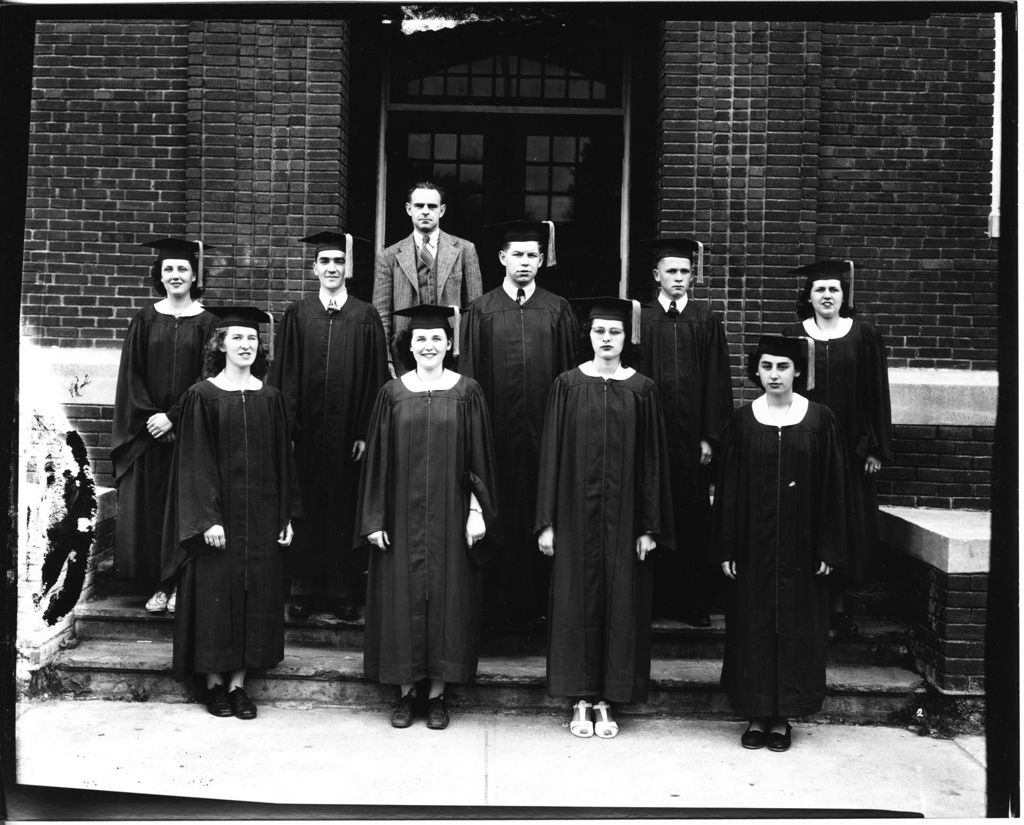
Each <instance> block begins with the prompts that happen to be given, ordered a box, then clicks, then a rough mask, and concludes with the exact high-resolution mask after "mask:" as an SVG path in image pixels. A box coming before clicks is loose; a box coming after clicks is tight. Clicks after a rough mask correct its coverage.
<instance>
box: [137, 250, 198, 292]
mask: <svg viewBox="0 0 1024 825" xmlns="http://www.w3.org/2000/svg"><path fill="white" fill-rule="evenodd" d="M171 257H173V256H171V255H168V256H167V257H166V258H158V259H157V260H156V261H154V262H153V266H152V268H151V269H150V270H149V277H150V278H152V279H153V289H155V290H156V291H157V294H158V295H164V296H166V295H167V287H165V286H164V282H163V279H162V278H161V277H160V271H161V270H162V269H163V266H164V261H166V260H167V258H171ZM174 260H179V261H188V265H189V266H190V267H192V286H190V287H189V288H188V294H189V295H191V296H192V300H193V301H195V300H196V299H198V298H199V296H200V295H202V294H203V290H202V289H200V287H199V276H198V274H197V273H198V272H199V261H197V260H196V259H195V258H194V257H193V256H191V255H188V256H186V257H181V258H175V259H174Z"/></svg>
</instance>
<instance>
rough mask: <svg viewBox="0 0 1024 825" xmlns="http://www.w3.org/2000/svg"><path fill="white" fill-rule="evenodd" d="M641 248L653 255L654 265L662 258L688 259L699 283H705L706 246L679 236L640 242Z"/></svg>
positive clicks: (667, 236) (665, 236) (647, 239)
mask: <svg viewBox="0 0 1024 825" xmlns="http://www.w3.org/2000/svg"><path fill="white" fill-rule="evenodd" d="M638 243H639V244H640V246H641V248H643V249H646V250H648V251H649V252H650V253H651V259H652V260H653V262H654V265H655V266H657V265H658V261H660V260H661V259H662V258H686V259H687V260H689V261H690V262H691V263H692V264H693V266H694V268H695V269H696V272H697V283H698V284H703V283H704V244H702V243H701V242H700V241H695V240H693V239H691V238H684V237H682V236H679V235H662V236H660V237H657V238H645V239H644V240H642V241H638Z"/></svg>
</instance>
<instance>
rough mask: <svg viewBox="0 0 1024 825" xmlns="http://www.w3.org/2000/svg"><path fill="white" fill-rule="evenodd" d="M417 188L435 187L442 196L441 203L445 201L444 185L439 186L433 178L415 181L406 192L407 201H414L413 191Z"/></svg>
mask: <svg viewBox="0 0 1024 825" xmlns="http://www.w3.org/2000/svg"><path fill="white" fill-rule="evenodd" d="M417 189H433V190H434V191H435V192H437V194H438V195H439V196H440V197H441V203H444V187H443V186H438V185H437V184H436V183H434V182H433V181H432V180H422V181H420V182H419V183H414V184H413V185H412V186H410V187H409V190H408V191H407V192H406V193H405V202H406V203H412V193H413V192H415V191H416V190H417Z"/></svg>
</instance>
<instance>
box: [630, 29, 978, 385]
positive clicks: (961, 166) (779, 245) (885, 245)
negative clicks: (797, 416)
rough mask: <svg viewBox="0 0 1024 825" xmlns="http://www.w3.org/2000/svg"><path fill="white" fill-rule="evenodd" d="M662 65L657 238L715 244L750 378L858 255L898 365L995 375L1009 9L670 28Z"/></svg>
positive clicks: (718, 289)
mask: <svg viewBox="0 0 1024 825" xmlns="http://www.w3.org/2000/svg"><path fill="white" fill-rule="evenodd" d="M661 53H662V61H663V63H664V71H663V77H662V82H661V88H660V93H659V102H658V108H657V118H658V123H659V130H660V138H659V140H658V142H657V146H656V154H657V158H658V165H659V175H658V189H657V203H658V206H657V216H656V220H655V227H654V229H655V230H657V231H663V232H669V231H671V232H678V233H681V234H693V235H695V236H696V237H698V238H701V239H703V240H705V242H706V244H707V248H708V252H709V253H710V255H709V258H708V260H707V261H706V262H705V274H706V275H709V276H710V279H711V285H710V291H708V290H705V291H704V292H703V293H702V292H701V290H700V289H699V288H698V290H697V293H698V297H706V296H707V295H709V294H710V297H711V299H712V301H713V305H714V306H715V308H716V309H717V310H718V311H719V312H720V314H721V315H722V316H723V318H724V320H725V323H726V328H727V331H728V334H729V338H730V344H731V347H732V350H733V364H734V369H735V372H734V374H736V375H738V374H740V371H741V364H742V361H741V352H742V351H743V350H744V349H745V348H746V346H747V343H748V341H750V340H751V339H752V338H753V337H755V336H756V335H758V334H760V333H761V332H762V331H765V332H774V331H777V329H778V328H779V326H781V325H782V324H785V323H788V322H790V321H792V320H793V318H794V308H793V304H794V301H795V298H796V293H797V289H798V287H799V283H798V280H797V279H796V278H795V276H792V275H788V274H787V273H786V270H787V269H789V268H792V267H794V266H797V265H799V264H802V263H807V262H809V261H810V260H812V259H814V258H816V257H826V256H828V257H833V256H834V257H844V258H845V257H849V258H852V259H853V260H854V261H856V263H857V282H856V296H855V297H856V302H857V303H858V304H859V305H861V306H862V308H863V309H865V310H866V312H865V317H867V318H869V319H870V320H873V321H875V322H876V323H877V324H878V326H879V329H880V331H881V332H882V334H883V335H884V336H885V337H886V339H887V342H888V343H889V345H890V356H891V357H890V363H891V364H892V365H894V366H929V367H931V366H941V367H956V368H972V369H991V368H993V367H994V364H995V359H994V354H995V310H994V307H995V283H996V278H997V271H996V254H997V244H998V241H996V240H992V239H989V238H988V237H987V234H986V233H987V218H988V211H989V193H990V188H991V172H992V168H991V127H992V105H991V104H992V79H993V67H994V63H993V60H994V30H993V22H992V16H991V15H985V14H976V15H959V16H956V17H953V16H948V15H944V16H932V17H930V18H929V19H927V20H926V21H925V22H920V21H918V22H913V23H912V22H906V23H904V22H899V23H891V22H889V23H859V22H858V23H850V22H828V23H815V22H787V21H775V22H771V23H765V22H752V23H741V22H721V21H718V22H715V21H705V22H700V23H697V22H686V21H668V22H665V23H664V24H663V25H662V28H661ZM639 151H644V150H643V149H640V150H639ZM638 236H639V235H638ZM951 273H955V278H951V277H950V275H951ZM726 299H727V300H726ZM734 383H735V386H736V388H737V389H740V388H741V387H742V396H743V400H749V398H750V397H752V396H753V395H754V394H755V392H754V390H753V389H748V388H746V387H745V386H743V385H742V383H741V381H740V379H739V378H735V379H734Z"/></svg>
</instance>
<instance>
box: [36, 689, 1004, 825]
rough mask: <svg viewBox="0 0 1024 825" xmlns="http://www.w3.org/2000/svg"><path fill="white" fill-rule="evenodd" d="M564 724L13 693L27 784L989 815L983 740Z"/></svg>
mask: <svg viewBox="0 0 1024 825" xmlns="http://www.w3.org/2000/svg"><path fill="white" fill-rule="evenodd" d="M563 721H564V720H561V719H557V718H554V717H552V718H546V717H540V716H536V715H523V716H514V715H505V714H500V715H498V714H480V713H473V714H458V712H455V713H453V715H452V723H451V726H450V727H449V728H448V730H446V731H431V730H427V729H426V727H425V726H424V724H423V722H422V720H417V723H416V724H415V725H414V726H413V727H412V728H410V729H407V730H395V729H393V728H391V727H390V726H389V725H388V721H387V716H386V709H385V708H381V709H380V712H379V713H378V712H371V711H369V710H366V709H351V708H338V707H321V706H317V707H310V708H302V707H297V706H294V705H292V706H274V705H269V704H264V705H261V706H260V715H259V718H258V719H256V720H254V721H252V722H243V721H240V720H237V719H233V718H229V719H217V718H214V717H212V716H209V715H208V714H207V713H206V712H205V709H204V707H203V706H202V705H195V704H162V703H130V702H109V701H78V702H73V701H63V702H42V703H28V704H23V705H20V706H19V707H18V720H17V728H16V730H17V755H18V758H17V776H18V782H19V783H20V784H23V785H48V786H55V787H61V788H79V789H95V790H105V791H117V792H128V793H142V794H157V795H170V796H185V797H196V798H205V799H222V800H241V801H247V802H273V803H287V804H328V805H431V806H433V805H443V806H517V807H520V806H529V807H566V806H568V807H573V808H575V807H583V808H590V807H596V808H602V809H605V810H606V811H607V810H608V809H622V808H729V809H737V808H816V809H819V810H829V809H832V810H835V809H858V810H875V811H900V812H913V813H920V814H923V815H925V816H927V817H940V818H963V817H982V816H984V814H985V794H984V789H985V769H984V757H985V748H984V739H983V737H980V736H971V737H964V738H963V739H959V740H954V741H948V740H936V739H930V738H924V737H918V736H916V735H915V734H912V733H910V732H907V731H903V730H899V729H895V728H886V727H868V726H853V725H835V724H820V725H816V724H811V723H807V724H800V725H798V726H796V727H794V734H793V748H792V750H790V751H789V752H788V753H782V754H777V753H771V752H769V751H767V750H760V751H747V750H744V749H743V748H741V747H740V745H739V735H740V733H741V732H742V731H743V728H744V726H743V724H742V723H737V722H721V721H717V720H707V721H703V720H678V719H664V718H635V717H634V718H625V719H624V720H620V725H621V727H622V732H621V733H620V734H619V737H618V738H616V739H613V740H599V739H597V738H592V739H577V738H574V737H573V736H571V735H570V734H569V732H568V729H567V727H563ZM564 723H565V725H567V721H565V722H564ZM594 813H595V814H597V812H596V811H595V812H594ZM680 813H681V814H683V812H682V811H681V812H680ZM524 815H527V816H528V815H529V812H528V810H527V811H525V812H524ZM483 816H486V812H484V813H483Z"/></svg>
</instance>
